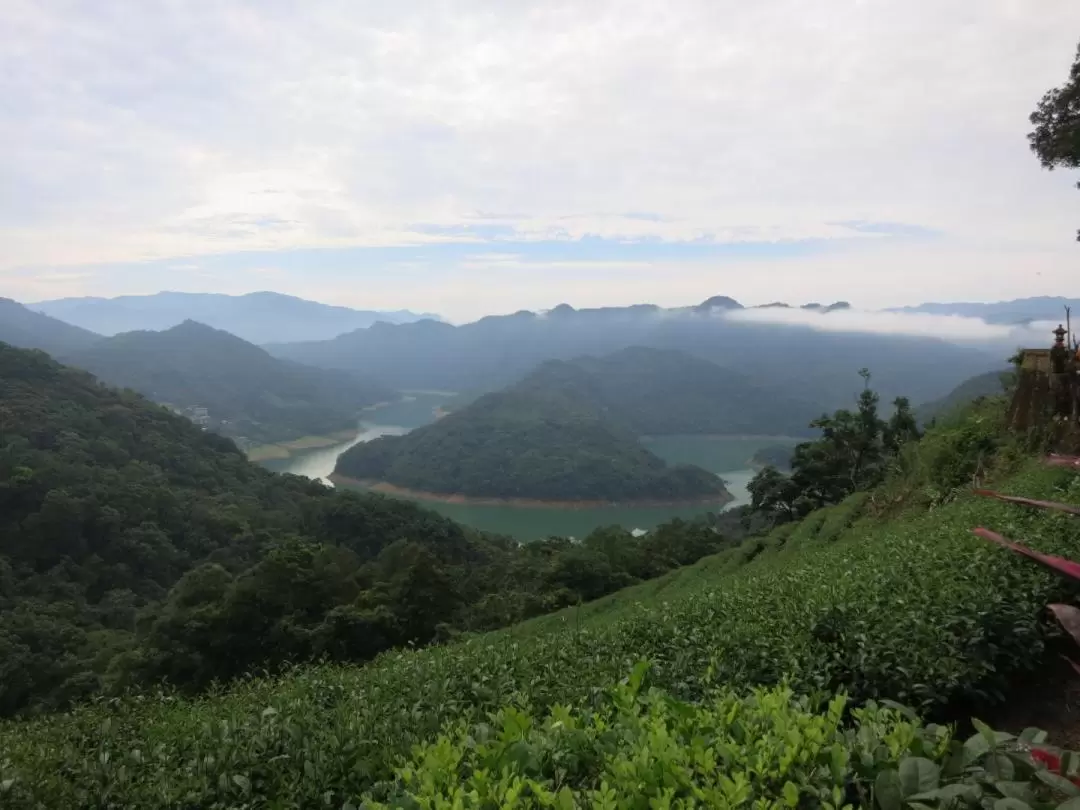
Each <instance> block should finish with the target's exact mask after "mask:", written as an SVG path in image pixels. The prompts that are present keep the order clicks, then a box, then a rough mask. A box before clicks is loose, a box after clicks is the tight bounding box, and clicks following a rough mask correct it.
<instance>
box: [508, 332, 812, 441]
mask: <svg viewBox="0 0 1080 810" xmlns="http://www.w3.org/2000/svg"><path fill="white" fill-rule="evenodd" d="M516 387H517V388H518V389H519V390H529V391H543V390H550V389H558V390H562V391H568V392H569V391H572V392H574V393H575V394H576V395H577V396H578V397H579V398H580V399H582V400H583V401H587V402H590V403H592V405H593V406H594V407H595V408H597V409H598V410H601V411H603V412H604V413H605V414H606V415H607V416H609V417H610V418H612V419H615V420H617V421H619V422H620V423H621V424H623V425H624V426H625V427H627V428H629V429H630V430H632V431H633V432H635V433H637V434H638V435H644V436H649V435H668V434H680V433H687V434H721V435H773V436H808V435H813V433H814V431H813V430H812V429H811V428H810V427H809V424H810V422H811V421H812V420H813V419H814V418H815V417H816V416H818V415H820V413H821V411H822V408H821V406H820V405H818V404H817V403H814V402H808V401H805V400H803V399H800V398H799V397H797V396H792V395H791V394H789V393H788V392H787V391H786V390H785V388H784V387H783V386H782V385H766V384H763V383H761V382H758V381H756V380H755V379H754V378H752V377H750V376H748V375H746V374H742V373H739V372H737V371H732V370H731V369H726V368H721V367H720V366H718V365H716V364H715V363H710V362H709V361H707V360H702V359H701V358H699V357H694V356H693V355H690V354H687V353H686V352H681V351H675V350H670V349H667V350H664V349H650V348H645V347H641V346H633V347H631V348H628V349H624V350H622V351H619V352H615V353H614V354H609V355H606V356H604V357H579V358H576V359H574V360H571V361H560V360H553V361H549V362H547V363H544V364H543V365H542V366H540V367H539V368H537V369H536V370H535V371H534V372H533V373H531V374H530V375H529V376H528V377H526V378H525V379H524V380H522V382H521V383H519V384H518V385H517V386H516Z"/></svg>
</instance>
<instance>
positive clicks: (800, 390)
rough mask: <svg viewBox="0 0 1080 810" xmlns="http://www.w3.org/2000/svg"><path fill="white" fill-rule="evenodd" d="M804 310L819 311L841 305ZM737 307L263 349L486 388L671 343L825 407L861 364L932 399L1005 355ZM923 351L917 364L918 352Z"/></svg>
mask: <svg viewBox="0 0 1080 810" xmlns="http://www.w3.org/2000/svg"><path fill="white" fill-rule="evenodd" d="M805 306H806V308H807V309H817V310H819V311H820V310H829V311H821V317H822V318H828V317H830V316H831V314H832V313H833V312H836V311H838V310H842V309H844V308H845V304H844V303H843V302H838V303H837V304H832V305H829V306H828V307H817V306H815V305H805ZM741 309H745V308H744V307H743V306H742V305H741V304H740V303H739V302H738V301H735V300H734V299H732V298H729V297H726V296H714V297H713V298H710V299H708V300H707V301H704V302H702V303H701V304H698V305H696V306H688V307H679V308H674V309H663V308H661V307H658V306H654V305H649V304H642V305H637V306H629V307H609V308H596V309H574V308H573V307H571V306H569V305H565V304H563V305H560V306H557V307H555V308H554V309H552V310H550V311H548V312H543V313H533V312H528V311H521V312H516V313H514V314H511V315H501V316H489V317H485V318H481V319H480V320H478V321H475V322H473V323H468V324H463V325H461V326H453V325H451V324H448V323H439V322H435V321H430V320H422V321H418V322H415V323H411V324H401V325H391V324H385V323H380V324H375V325H374V326H372V327H371V328H369V329H363V330H357V331H354V332H350V333H348V334H344V335H341V336H339V337H337V338H334V339H333V340H328V341H308V342H294V343H274V344H268V345H267V346H266V348H267V350H268V351H270V352H271V353H272V354H274V355H275V356H278V357H285V358H288V359H291V360H296V361H297V362H302V363H307V364H308V365H314V366H320V367H323V368H335V369H349V370H353V371H357V372H359V373H362V374H364V375H365V376H368V377H371V378H372V379H379V380H382V381H384V382H385V383H386V384H388V385H392V386H394V387H396V388H399V389H438V390H452V391H482V390H486V391H491V390H495V389H498V388H501V387H504V386H506V385H510V384H512V383H514V382H517V381H518V380H521V379H522V378H523V377H525V375H526V374H528V373H529V372H530V371H531V370H532V369H533V368H535V367H536V366H537V365H539V364H540V363H542V362H544V361H546V360H552V359H557V360H571V359H573V358H575V357H580V356H583V355H591V356H601V355H608V354H611V353H613V352H617V351H619V350H621V349H625V348H628V347H630V346H644V347H649V348H656V349H677V350H681V351H685V352H689V353H691V354H693V355H696V356H698V357H700V358H702V359H704V360H708V361H711V362H713V363H716V364H718V365H720V366H723V367H724V368H728V369H731V370H733V371H737V372H741V373H743V374H745V375H748V376H750V377H752V378H753V379H754V380H755V381H757V382H758V383H768V384H770V385H773V386H779V387H783V388H784V389H785V390H787V391H789V392H790V393H791V395H792V396H795V397H797V398H801V399H805V400H809V401H813V402H818V403H821V404H822V406H823V407H824V408H825V409H826V410H832V409H834V408H838V407H849V406H851V404H852V402H853V399H854V397H855V396H857V394H858V391H859V389H860V386H861V381H860V380H859V378H858V377H857V376H856V372H857V371H858V370H859V369H860V368H864V367H865V368H869V369H870V370H871V371H872V372H873V374H874V384H875V388H876V389H877V390H878V391H879V392H880V393H881V395H882V398H883V399H885V400H886V401H887V400H889V399H891V398H893V397H896V396H907V397H909V398H910V399H911V400H912V401H913V402H919V401H927V400H931V399H935V398H937V397H940V396H943V395H944V394H946V393H947V392H948V391H949V390H951V389H952V388H953V387H954V386H955V385H956V384H957V383H958V382H959V381H961V380H963V379H965V378H966V377H970V376H972V375H974V374H979V373H982V372H985V371H989V370H992V369H994V368H996V367H997V366H999V365H1000V363H1001V361H1002V360H1004V357H1003V356H1002V353H1003V352H1004V351H1005V350H1004V349H1003V348H1002V347H1000V346H986V347H982V348H980V347H974V346H960V345H957V344H955V343H950V342H948V341H945V340H942V339H938V338H935V337H911V336H904V335H889V334H882V333H871V332H862V333H859V332H842V331H826V330H824V329H815V328H812V327H811V326H809V325H799V324H775V323H764V322H755V321H753V320H742V319H738V318H731V317H729V316H728V315H729V312H730V311H733V310H741ZM931 357H932V358H933V361H932V362H928V361H927V358H931Z"/></svg>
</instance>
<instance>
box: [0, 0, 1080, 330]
mask: <svg viewBox="0 0 1080 810" xmlns="http://www.w3.org/2000/svg"><path fill="white" fill-rule="evenodd" d="M2 6H3V7H2V9H0V100H2V101H0V245H3V250H2V251H0V295H5V296H9V297H13V298H16V299H18V300H22V301H36V300H42V299H53V298H60V297H67V296H82V295H100V296H113V295H121V294H146V293H153V292H157V291H159V290H166V289H167V290H181V291H190V292H227V293H244V292H251V291H255V290H276V291H279V292H284V293H288V294H292V295H298V296H302V297H305V298H310V299H313V300H318V301H324V302H327V303H334V304H342V305H346V306H354V307H358V308H365V309H399V308H409V309H413V310H416V311H430V312H438V313H440V314H442V315H443V316H445V317H447V318H448V319H450V320H453V321H465V320H470V319H473V318H476V317H479V316H481V315H484V314H490V313H502V312H512V311H515V310H518V309H525V308H527V309H534V310H535V309H545V308H550V307H553V306H555V305H556V304H559V303H562V302H568V303H570V304H572V305H574V306H577V307H586V306H601V305H625V304H632V303H644V302H648V303H654V304H659V305H661V306H676V305H685V304H690V303H695V302H698V301H701V300H704V299H705V298H708V297H710V296H712V295H730V296H732V297H734V298H737V299H738V300H740V301H742V302H743V303H747V304H760V303H767V302H770V301H775V300H785V301H789V302H791V303H802V302H806V301H825V302H828V301H832V300H837V299H843V300H848V301H851V302H853V303H855V304H856V306H858V307H861V308H864V309H876V308H884V307H887V306H900V305H910V304H917V303H920V302H924V301H954V300H966V301H993V300H1003V299H1009V298H1016V297H1023V296H1028V295H1065V296H1077V295H1080V289H1078V282H1077V274H1076V272H1075V269H1076V267H1077V264H1078V259H1080V245H1077V243H1076V242H1075V241H1074V238H1075V232H1076V229H1077V228H1078V227H1080V192H1078V191H1077V190H1076V188H1075V185H1076V182H1077V180H1078V179H1080V178H1078V177H1077V173H1076V172H1065V171H1055V172H1047V171H1044V170H1042V169H1041V168H1040V166H1039V163H1038V161H1037V160H1036V159H1035V157H1034V156H1033V155H1032V154H1031V153H1030V151H1029V149H1028V146H1027V140H1026V137H1025V136H1026V133H1027V132H1028V131H1029V129H1030V126H1029V124H1028V120H1027V118H1028V115H1029V114H1030V113H1031V111H1032V109H1034V106H1035V104H1036V102H1037V101H1038V99H1039V98H1040V97H1041V95H1042V94H1043V93H1044V92H1045V91H1046V90H1048V89H1049V88H1051V87H1053V86H1055V85H1058V84H1060V83H1061V82H1062V81H1064V80H1065V78H1066V76H1067V73H1068V69H1069V66H1070V64H1071V63H1072V60H1073V57H1074V55H1075V54H1076V48H1077V41H1078V40H1080V3H1077V2H1076V0H1040V1H1039V2H1037V3H1036V2H1032V0H980V2H977V3H976V2H971V0H905V2H896V0H828V2H821V1H820V0H817V1H816V2H814V1H812V0H755V1H754V2H745V0H670V2H666V3H661V2H657V0H648V1H646V0H619V1H618V2H615V1H614V0H613V1H612V2H608V0H588V2H582V1H581V0H574V2H571V1H570V0H543V2H539V0H538V1H537V2H528V1H527V0H521V1H520V2H512V3H511V2H505V0H455V2H453V3H451V2H426V1H425V0H417V2H409V3H387V2H384V0H378V1H377V2H369V1H368V0H313V2H309V3H296V2H292V1H291V0H290V1H289V2H286V1H285V0H252V2H241V1H239V0H236V1H234V0H143V1H142V2H137V3H136V2H131V0H95V2H93V3H87V2H79V1H78V0H71V2H64V0H3V4H2Z"/></svg>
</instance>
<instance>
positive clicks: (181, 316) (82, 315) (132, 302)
mask: <svg viewBox="0 0 1080 810" xmlns="http://www.w3.org/2000/svg"><path fill="white" fill-rule="evenodd" d="M27 306H28V307H29V308H30V309H32V310H34V311H35V312H41V313H44V314H46V315H49V316H52V317H54V318H59V319H60V320H63V321H66V322H67V323H70V324H74V325H76V326H80V327H82V328H84V329H89V330H92V331H94V332H97V333H99V334H102V335H116V334H120V333H122V332H133V331H141V330H149V331H161V330H164V329H170V328H172V327H173V326H176V325H178V324H180V323H183V322H184V321H187V320H192V321H196V322H198V323H204V324H206V325H208V326H212V327H214V328H215V329H223V330H225V331H226V332H231V333H232V334H234V335H236V336H237V337H240V338H243V339H244V340H246V341H248V342H250V343H256V344H259V343H269V342H271V341H274V340H281V339H282V338H287V339H289V340H329V339H331V338H333V337H336V336H337V335H341V334H344V333H345V332H351V331H353V330H355V329H365V328H367V327H369V326H371V325H372V324H374V323H376V322H379V321H383V322H387V323H410V322H413V321H416V320H420V319H423V318H428V319H435V318H437V316H434V315H417V314H415V313H412V312H408V311H406V310H399V311H396V312H378V311H374V310H357V309H350V308H348V307H341V306H331V305H329V304H320V303H317V302H315V301H308V300H305V299H303V298H296V297H294V296H290V295H282V294H280V293H275V292H255V293H248V294H247V295H224V294H220V293H179V292H160V293H156V294H154V295H123V296H118V297H116V298H60V299H57V300H54V301H38V302H36V303H32V304H28V305H27Z"/></svg>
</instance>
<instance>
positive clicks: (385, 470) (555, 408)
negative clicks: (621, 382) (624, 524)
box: [335, 364, 730, 503]
mask: <svg viewBox="0 0 1080 810" xmlns="http://www.w3.org/2000/svg"><path fill="white" fill-rule="evenodd" d="M592 379H593V376H592V375H591V374H590V373H589V372H587V371H585V370H584V369H582V368H581V367H579V366H577V365H572V364H549V365H547V366H544V367H542V368H541V369H540V370H539V371H538V372H537V374H535V375H531V376H530V377H529V378H527V379H526V380H525V381H523V382H522V383H520V384H519V385H516V386H513V387H511V388H509V389H507V390H505V391H499V392H496V393H493V394H486V395H484V396H482V397H480V398H479V399H477V400H475V401H474V402H472V403H471V404H469V405H467V406H465V407H464V408H462V409H461V410H458V411H455V412H453V413H451V414H449V415H447V416H445V417H444V418H442V419H440V420H439V421H438V422H435V423H434V424H431V425H427V426H425V427H422V428H419V429H417V430H414V431H412V432H411V433H409V434H407V435H404V436H384V437H382V438H379V439H375V440H374V441H371V442H365V443H363V444H358V445H356V446H355V447H352V448H350V449H349V450H348V451H346V452H345V453H344V454H342V455H341V456H340V457H339V459H338V462H337V467H336V469H335V475H338V476H342V477H347V478H352V479H359V480H364V481H374V482H380V483H386V484H391V485H393V486H395V487H403V488H406V489H409V490H414V491H419V492H425V493H435V494H445V495H457V496H466V497H472V498H496V499H528V500H541V501H578V502H597V501H602V502H630V501H637V502H643V501H663V502H677V501H683V500H686V501H692V500H700V501H710V500H711V501H715V502H717V503H722V502H724V501H726V500H728V499H730V496H729V495H728V494H727V492H726V490H724V488H723V484H722V483H721V482H720V480H719V479H718V478H717V477H716V476H715V475H712V474H710V473H708V472H706V471H705V470H702V469H700V468H698V467H691V466H676V467H669V466H668V465H667V464H666V463H665V462H664V461H663V460H662V459H660V458H659V457H658V456H656V455H654V454H653V453H651V452H649V451H648V450H647V449H646V448H645V447H643V446H642V444H641V443H640V442H639V441H638V438H637V436H636V435H635V433H634V432H633V431H632V430H631V429H630V428H629V427H628V424H627V422H628V420H625V419H624V418H623V413H622V412H621V411H615V409H613V408H609V407H608V406H607V405H606V404H605V401H604V399H603V397H602V396H598V395H597V394H598V392H596V391H594V390H593V389H592V387H591V382H592Z"/></svg>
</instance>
